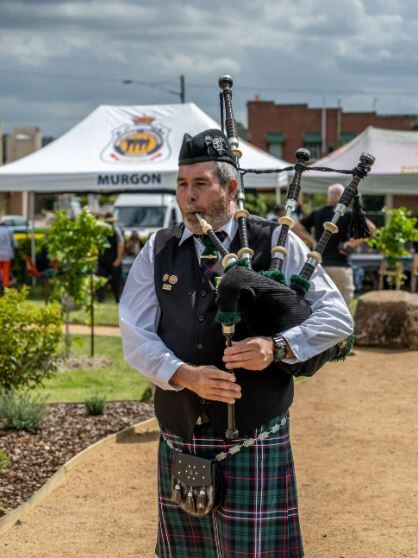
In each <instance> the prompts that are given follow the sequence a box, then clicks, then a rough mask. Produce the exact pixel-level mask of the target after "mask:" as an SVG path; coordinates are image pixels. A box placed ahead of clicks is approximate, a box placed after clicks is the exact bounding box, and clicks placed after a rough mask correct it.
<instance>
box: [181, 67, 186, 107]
mask: <svg viewBox="0 0 418 558" xmlns="http://www.w3.org/2000/svg"><path fill="white" fill-rule="evenodd" d="M180 101H181V102H182V103H185V102H186V83H185V79H184V75H183V74H182V75H181V76H180Z"/></svg>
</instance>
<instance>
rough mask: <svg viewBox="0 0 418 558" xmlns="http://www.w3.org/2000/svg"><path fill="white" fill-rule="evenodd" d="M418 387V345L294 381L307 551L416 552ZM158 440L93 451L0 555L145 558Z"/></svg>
mask: <svg viewBox="0 0 418 558" xmlns="http://www.w3.org/2000/svg"><path fill="white" fill-rule="evenodd" d="M417 393H418V351H410V352H407V351H404V352H402V351H398V352H396V351H383V350H382V351H379V350H366V349H361V350H358V349H357V350H356V355H355V356H352V357H349V358H347V359H346V361H345V362H344V363H341V364H327V365H326V366H325V367H324V368H323V370H321V371H320V372H319V373H318V374H317V375H316V376H315V377H314V378H312V379H309V380H307V381H304V382H302V383H300V384H298V385H297V386H296V396H295V403H294V404H293V406H292V408H291V436H292V440H293V449H294V455H295V463H296V474H297V479H298V487H299V500H300V512H301V521H302V530H303V535H304V544H305V551H306V558H416V557H417V556H418V521H417V517H418V483H417V471H418V451H417V440H418V405H417ZM157 440H158V432H157V431H154V432H150V433H148V434H142V435H132V436H130V437H129V438H128V439H126V438H125V439H120V440H116V441H115V442H114V443H113V444H112V445H110V446H106V447H105V448H101V449H100V450H99V451H98V452H95V453H94V454H93V455H89V456H88V458H87V459H86V461H84V462H83V463H82V464H80V466H78V467H76V468H75V469H73V470H72V471H71V472H70V474H69V476H68V477H67V481H66V483H65V484H62V485H60V486H59V487H58V488H57V489H56V490H55V491H54V492H53V493H52V494H50V495H49V496H48V498H46V499H45V500H44V501H43V502H41V504H40V505H39V506H38V507H37V508H36V509H35V510H33V511H31V512H30V514H28V515H27V516H26V517H25V518H24V519H23V521H22V522H21V523H20V524H18V525H15V526H14V527H12V528H11V529H10V530H9V531H8V532H6V533H5V534H4V535H2V536H1V537H0V555H1V556H2V557H3V556H4V558H27V557H29V556H30V558H80V557H83V558H93V557H97V558H99V557H100V558H119V557H120V558H129V557H134V556H135V557H136V558H138V557H139V558H153V556H154V546H155V536H156V529H157V525H156V478H155V474H156V451H157ZM191 558H199V555H198V552H197V553H196V555H195V556H193V557H191Z"/></svg>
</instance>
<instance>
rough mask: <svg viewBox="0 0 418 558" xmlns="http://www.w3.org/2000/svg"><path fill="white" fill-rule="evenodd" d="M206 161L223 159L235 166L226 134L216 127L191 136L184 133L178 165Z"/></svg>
mask: <svg viewBox="0 0 418 558" xmlns="http://www.w3.org/2000/svg"><path fill="white" fill-rule="evenodd" d="M206 161H223V162H225V163H230V164H231V165H232V166H233V167H235V168H237V163H236V160H235V157H234V156H233V155H232V152H231V148H230V146H229V141H228V138H227V137H226V135H225V134H224V133H223V132H221V130H216V129H213V130H205V131H203V132H200V133H199V134H196V135H195V136H193V137H192V136H191V135H190V134H184V137H183V142H182V144H181V147H180V153H179V165H193V164H194V163H203V162H206Z"/></svg>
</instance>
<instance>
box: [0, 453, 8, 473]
mask: <svg viewBox="0 0 418 558" xmlns="http://www.w3.org/2000/svg"><path fill="white" fill-rule="evenodd" d="M9 463H10V461H9V458H8V457H7V454H6V452H5V451H3V450H0V473H1V471H3V470H4V469H7V467H8V466H9Z"/></svg>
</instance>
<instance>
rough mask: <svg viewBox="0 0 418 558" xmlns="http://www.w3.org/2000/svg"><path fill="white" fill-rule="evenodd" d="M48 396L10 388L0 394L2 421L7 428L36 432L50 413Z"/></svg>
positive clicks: (0, 418) (0, 417)
mask: <svg viewBox="0 0 418 558" xmlns="http://www.w3.org/2000/svg"><path fill="white" fill-rule="evenodd" d="M46 399H47V398H46V397H42V396H40V395H31V394H30V393H29V392H27V391H26V392H23V393H17V392H15V391H12V390H9V391H5V392H3V393H1V394H0V421H2V422H4V426H5V427H6V428H11V429H13V430H27V431H28V432H36V430H38V429H39V428H40V427H41V426H42V423H43V421H44V420H45V418H46V415H47V413H48V408H47V405H46Z"/></svg>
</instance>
